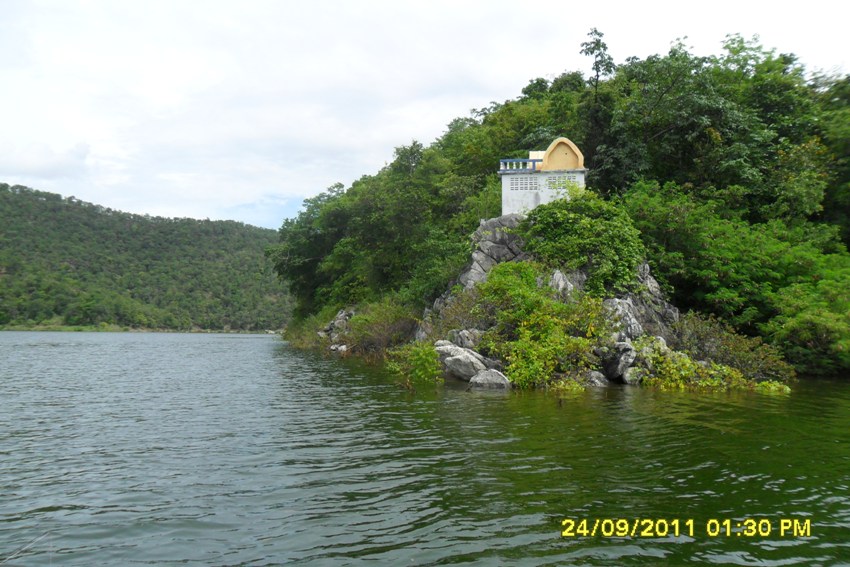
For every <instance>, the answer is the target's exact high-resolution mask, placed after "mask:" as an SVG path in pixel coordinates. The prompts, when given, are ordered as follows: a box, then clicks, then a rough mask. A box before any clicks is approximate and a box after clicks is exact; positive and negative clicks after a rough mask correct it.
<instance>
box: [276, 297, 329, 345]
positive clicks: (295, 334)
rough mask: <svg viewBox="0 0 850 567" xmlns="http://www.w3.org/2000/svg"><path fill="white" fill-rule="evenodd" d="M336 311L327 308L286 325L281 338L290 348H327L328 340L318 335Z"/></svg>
mask: <svg viewBox="0 0 850 567" xmlns="http://www.w3.org/2000/svg"><path fill="white" fill-rule="evenodd" d="M337 311H338V310H337V309H335V308H334V307H333V306H327V307H325V308H324V309H322V310H321V311H319V312H318V313H315V314H313V315H310V316H308V317H304V318H302V319H299V320H296V321H294V322H292V323H291V324H290V325H287V327H286V329H285V330H284V333H283V338H284V339H286V340H287V341H289V343H290V344H291V345H292V346H294V347H297V348H301V349H317V348H320V347H327V346H328V344H329V342H328V339H327V338H322V337H321V336H319V334H318V333H319V331H321V330H322V329H324V328H325V327H326V326H327V324H328V323H329V322H330V321H332V320H333V319H334V316H335V315H336V314H337Z"/></svg>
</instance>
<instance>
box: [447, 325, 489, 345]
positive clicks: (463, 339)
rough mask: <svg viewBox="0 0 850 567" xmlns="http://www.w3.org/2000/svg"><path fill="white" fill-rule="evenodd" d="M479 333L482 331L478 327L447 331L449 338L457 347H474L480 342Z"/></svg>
mask: <svg viewBox="0 0 850 567" xmlns="http://www.w3.org/2000/svg"><path fill="white" fill-rule="evenodd" d="M481 335H483V333H482V332H481V331H479V330H478V329H463V330H462V331H449V340H450V341H451V342H453V343H454V344H456V345H457V346H459V347H462V348H469V349H474V348H475V347H477V346H478V343H480V342H481Z"/></svg>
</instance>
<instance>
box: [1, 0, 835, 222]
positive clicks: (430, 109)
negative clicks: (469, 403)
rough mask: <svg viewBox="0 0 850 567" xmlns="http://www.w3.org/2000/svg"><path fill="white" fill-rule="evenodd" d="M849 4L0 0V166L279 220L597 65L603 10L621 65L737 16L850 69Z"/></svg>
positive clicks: (199, 211)
mask: <svg viewBox="0 0 850 567" xmlns="http://www.w3.org/2000/svg"><path fill="white" fill-rule="evenodd" d="M848 16H850V8H848V5H846V4H844V3H843V2H833V1H830V2H826V1H822V0H811V1H808V2H785V1H774V2H743V1H735V2H727V1H714V2H704V3H697V2H683V1H681V0H680V1H676V2H659V1H652V0H650V1H644V2H634V1H631V2H605V1H596V2H586V3H582V2H575V1H560V2H555V1H549V0H538V1H536V2H525V1H522V2H521V1H515V2H495V1H463V0H453V1H448V2H444V1H439V0H430V1H427V2H424V1H419V2H407V1H403V0H394V1H386V2H385V1H381V2H378V1H368V0H357V1H354V0H351V1H345V2H343V1H324V0H310V1H309V2H307V1H300V2H291V1H283V0H278V1H272V0H268V1H263V0H239V1H236V0H227V1H218V0H164V1H160V0H55V1H47V0H45V1H38V0H31V1H26V0H20V1H19V0H0V85H2V86H0V182H5V183H9V184H21V185H27V186H29V187H33V188H35V189H41V190H44V191H51V192H54V193H61V194H62V195H65V196H71V195H73V196H75V197H77V198H79V199H82V200H84V201H89V202H93V203H97V204H101V205H104V206H107V207H111V208H114V209H119V210H123V211H129V212H134V213H148V214H151V215H161V216H169V217H174V216H177V217H193V218H210V219H234V220H239V221H243V222H247V223H250V224H255V225H258V226H265V227H270V228H278V227H279V226H280V224H281V221H282V219H284V218H285V217H291V216H294V215H295V214H296V213H297V211H298V209H299V207H300V204H301V201H302V200H303V199H304V198H305V197H309V196H312V195H315V194H317V193H319V192H321V191H322V190H324V189H325V188H326V187H328V186H330V185H331V184H333V183H335V182H341V183H343V184H345V186H346V187H347V186H349V185H350V184H351V182H352V181H354V180H355V179H357V178H359V177H361V176H362V175H364V174H373V173H375V172H377V171H378V170H379V169H380V168H381V167H383V166H384V165H385V164H386V163H387V162H388V161H391V159H392V155H393V149H394V148H395V147H397V146H400V145H405V144H409V143H410V142H411V140H413V139H416V140H419V141H420V142H422V143H424V144H426V145H427V144H430V143H431V142H433V141H434V139H436V138H437V137H439V136H440V135H441V134H442V133H443V132H444V131H445V126H446V124H448V123H449V122H450V121H451V120H452V119H453V118H456V117H458V116H467V115H468V114H469V111H470V110H471V109H473V108H481V107H484V106H487V105H488V104H489V103H490V102H491V101H498V102H503V101H505V100H507V99H512V98H516V97H517V96H519V95H520V91H521V89H522V88H523V87H524V86H525V85H526V84H528V82H529V80H531V79H533V78H535V77H546V78H549V79H551V78H553V77H555V76H557V75H559V74H560V73H562V72H564V71H571V70H581V71H583V72H585V73H588V72H589V70H590V61H589V59H588V58H586V57H583V56H581V55H580V54H579V50H580V49H581V42H583V41H585V40H586V39H587V32H588V31H589V30H590V28H591V27H596V28H598V29H599V30H600V31H602V32H603V33H604V34H605V41H606V42H607V43H608V47H609V52H610V54H611V55H612V56H613V57H614V60H615V61H616V62H617V63H621V62H623V60H624V59H625V58H626V57H629V56H638V57H641V58H644V57H646V56H648V55H651V54H654V53H666V51H667V50H668V49H669V47H670V44H671V42H673V41H674V40H675V39H677V38H680V37H685V36H686V37H687V39H686V40H685V43H686V45H690V46H692V51H693V52H694V53H696V54H699V55H709V54H717V53H719V52H720V51H721V44H722V42H723V40H724V38H725V36H726V35H727V34H730V33H740V34H742V35H744V36H745V37H751V36H752V35H754V34H758V35H759V36H760V40H761V43H762V44H763V45H764V46H765V47H768V48H775V49H776V50H777V51H779V52H783V53H795V54H796V55H797V56H798V57H799V58H800V60H801V62H802V63H803V64H805V65H806V68H807V69H808V70H809V71H816V70H822V71H827V72H841V73H847V72H850V61H848V52H850V45H848V44H849V43H850V42H848V39H847V36H848V31H847V25H848V21H850V17H848ZM564 134H565V135H567V136H569V134H570V133H569V132H564ZM493 167H494V168H496V167H497V164H493ZM0 222H2V220H0Z"/></svg>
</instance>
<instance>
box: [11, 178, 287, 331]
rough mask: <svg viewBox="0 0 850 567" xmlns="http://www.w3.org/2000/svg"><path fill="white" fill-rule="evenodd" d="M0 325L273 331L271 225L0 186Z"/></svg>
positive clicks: (283, 297) (279, 312)
mask: <svg viewBox="0 0 850 567" xmlns="http://www.w3.org/2000/svg"><path fill="white" fill-rule="evenodd" d="M0 218H2V219H3V221H2V223H0V242H2V246H0V326H3V325H12V326H19V327H39V326H42V325H45V324H48V325H56V320H57V318H58V320H59V321H60V323H61V324H64V325H70V326H86V327H100V326H102V324H106V325H107V326H108V325H114V326H116V327H117V328H148V329H150V328H154V329H181V330H189V329H193V328H201V329H232V330H258V329H279V328H281V327H282V326H283V325H284V323H285V322H286V320H287V319H288V317H289V313H290V312H291V301H290V297H289V295H288V294H287V292H286V289H285V288H284V287H283V286H281V285H280V282H278V281H276V278H275V276H274V273H273V272H272V270H271V269H270V266H268V264H267V262H266V260H265V258H264V257H263V251H264V249H265V248H266V247H267V246H269V245H270V244H272V243H273V242H274V239H275V233H274V231H272V230H268V229H262V228H257V227H253V226H248V225H245V224H242V223H238V222H232V221H208V220H207V221H201V220H193V219H166V218H161V217H150V216H141V215H133V214H129V213H122V212H120V211H113V210H111V209H106V208H104V207H101V206H98V205H93V204H90V203H85V202H83V201H80V200H78V199H75V198H73V197H67V198H63V197H62V196H60V195H56V194H53V193H46V192H43V191H36V190H33V189H29V188H26V187H22V186H14V187H9V186H8V185H6V184H0Z"/></svg>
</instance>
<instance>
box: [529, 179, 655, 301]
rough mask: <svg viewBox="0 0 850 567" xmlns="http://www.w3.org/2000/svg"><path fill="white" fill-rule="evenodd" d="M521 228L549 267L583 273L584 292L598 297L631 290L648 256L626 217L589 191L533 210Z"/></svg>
mask: <svg viewBox="0 0 850 567" xmlns="http://www.w3.org/2000/svg"><path fill="white" fill-rule="evenodd" d="M519 230H520V233H521V234H522V235H523V238H524V239H525V243H526V250H527V251H528V252H530V253H531V254H533V255H534V256H536V257H537V258H539V259H541V260H542V261H543V262H545V263H546V264H547V265H549V266H553V267H557V268H561V269H566V270H568V271H569V270H576V269H582V270H585V271H586V272H587V275H588V278H587V282H586V284H585V286H586V290H587V291H588V293H591V294H593V295H597V296H601V295H604V294H605V293H606V292H608V291H623V290H625V289H628V287H629V286H630V284H632V283H633V282H634V279H635V277H636V274H637V267H638V264H639V263H640V262H641V261H642V260H643V258H644V255H645V251H644V248H643V244H642V243H641V240H640V234H639V233H638V231H637V229H635V227H634V226H633V224H632V221H631V219H630V218H629V216H628V214H626V213H625V211H623V210H622V209H620V208H618V207H616V206H614V205H613V204H612V203H609V202H607V201H604V200H602V199H601V198H600V197H598V196H596V195H594V194H593V193H590V192H588V191H586V192H584V193H582V194H579V195H577V196H575V197H574V198H572V199H569V200H566V199H560V200H557V201H553V202H551V203H548V204H546V205H541V206H539V207H537V208H535V209H534V210H533V211H531V212H530V213H529V214H528V217H527V218H526V219H525V220H524V221H523V223H522V225H521V226H520V229H519Z"/></svg>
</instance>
